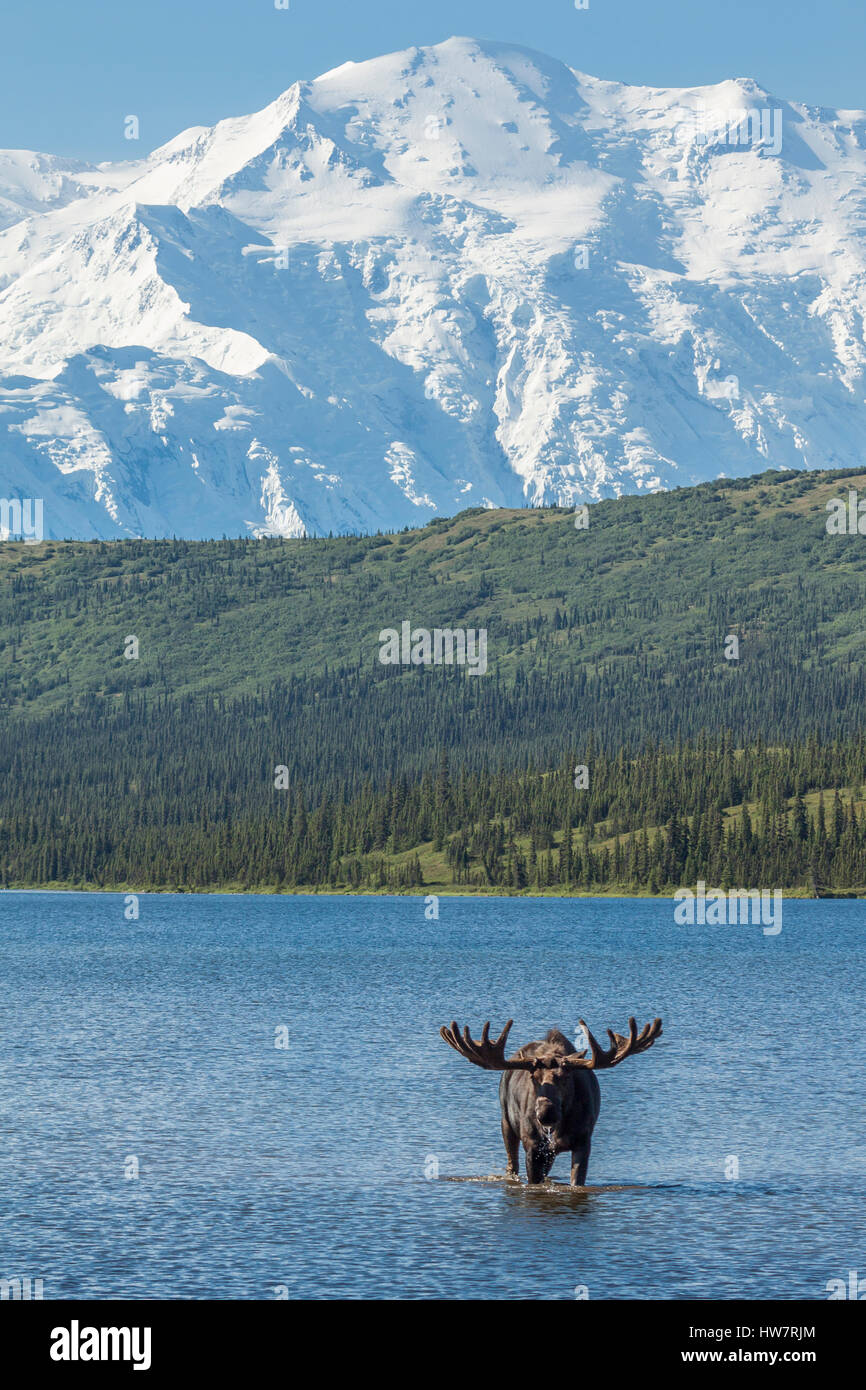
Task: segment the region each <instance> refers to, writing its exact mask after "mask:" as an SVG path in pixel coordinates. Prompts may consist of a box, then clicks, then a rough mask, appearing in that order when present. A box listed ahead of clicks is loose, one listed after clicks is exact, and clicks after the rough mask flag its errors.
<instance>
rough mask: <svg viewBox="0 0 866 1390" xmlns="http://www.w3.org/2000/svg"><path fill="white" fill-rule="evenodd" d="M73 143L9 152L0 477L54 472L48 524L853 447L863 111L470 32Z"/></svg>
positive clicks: (6, 480)
mask: <svg viewBox="0 0 866 1390" xmlns="http://www.w3.org/2000/svg"><path fill="white" fill-rule="evenodd" d="M750 110H751V111H754V112H756V113H758V114H759V115H760V113H763V115H764V116H765V117H766V120H763V118H762V120H763V124H762V123H761V122H760V121H759V122H758V123H757V124H755V125H752V126H743V127H740V126H737V127H736V135H735V138H732V134H733V132H734V126H733V124H728V125H726V127H725V129H724V130H722V131H721V132H719V131H718V130H717V131H716V133H715V134H710V135H709V136H708V135H707V134H706V128H707V127H708V126H710V127H711V126H712V125H713V120H712V118H713V115H714V114H715V117H716V125H718V124H719V117H723V118H725V120H728V118H733V116H735V115H736V116H737V117H738V118H739V114H742V113H745V112H747V111H750ZM776 113H778V114H776ZM708 117H709V120H708ZM722 123H723V124H724V121H723V122H722ZM696 132H697V134H698V136H699V137H700V138H696ZM744 135H745V137H746V138H743V137H744ZM69 165H70V162H69V161H65V162H64V161H52V160H51V158H50V157H49V156H27V158H26V159H25V158H22V157H21V156H20V152H18V153H16V152H12V154H11V155H8V156H5V157H0V214H2V216H0V227H2V225H3V222H6V223H8V225H6V226H5V230H2V231H0V344H2V346H0V430H2V431H3V450H2V454H0V492H2V493H3V495H6V496H24V497H26V496H41V497H44V498H45V527H46V534H47V535H50V536H53V537H63V536H79V537H94V536H102V537H113V536H124V535H139V534H142V535H153V536H160V535H163V536H165V535H171V534H177V535H183V536H187V537H190V538H196V537H207V536H214V535H220V534H222V533H226V534H230V535H238V534H250V533H252V534H256V535H263V534H282V535H300V534H303V533H304V532H307V533H323V532H326V531H328V530H331V529H334V530H361V531H370V530H375V529H376V528H377V527H393V526H400V525H406V524H418V523H422V524H423V521H424V520H426V519H427V518H428V517H430V516H433V515H436V514H440V515H441V514H446V515H450V514H453V513H454V512H456V511H457V510H459V509H460V508H461V507H465V506H473V505H480V506H522V505H527V504H536V503H551V502H552V503H556V504H560V505H570V504H572V503H574V502H578V501H582V500H592V499H597V498H600V497H605V496H614V495H617V494H619V493H622V492H635V491H641V490H656V489H658V488H660V487H671V486H677V485H682V484H688V483H691V482H695V481H700V480H702V479H706V478H713V477H716V476H719V475H720V474H727V475H746V474H749V473H753V472H754V471H755V470H756V469H758V468H762V467H766V466H767V465H772V466H773V467H781V468H804V467H805V468H817V467H847V466H851V465H853V464H856V463H857V462H858V452H857V451H858V447H859V441H860V439H862V437H863V433H864V429H866V401H864V390H863V386H864V367H866V347H864V326H863V325H864V312H866V288H864V286H866V226H864V209H866V115H864V114H863V113H859V112H837V111H828V110H820V111H819V110H813V109H810V108H806V107H803V106H800V105H796V104H790V103H786V102H781V101H779V100H778V99H776V98H774V97H771V96H770V95H769V94H767V93H765V92H763V91H761V90H760V89H759V88H758V87H757V86H756V85H755V84H754V83H752V82H750V81H748V80H745V79H743V80H737V81H731V82H727V83H722V84H719V85H718V86H716V87H712V88H695V89H693V90H688V91H673V90H664V91H660V90H654V89H649V88H636V87H627V86H624V85H621V84H617V83H612V82H602V81H598V80H596V79H593V78H590V77H585V76H582V75H581V74H578V73H575V72H573V71H571V70H570V69H569V68H567V67H565V66H564V65H563V64H561V63H559V62H557V61H555V60H553V59H550V58H547V57H544V56H543V55H540V54H537V53H532V52H530V51H529V50H525V49H520V48H516V47H514V46H508V45H504V44H496V43H489V42H476V41H473V40H468V39H451V40H449V41H448V42H446V43H444V44H440V45H437V46H435V47H433V48H428V49H412V50H408V51H406V52H403V53H398V54H392V55H389V56H387V57H384V58H381V59H377V60H374V61H372V62H367V63H360V64H354V63H347V64H345V65H343V66H342V67H340V68H337V69H335V70H334V71H333V72H330V73H326V74H325V75H324V76H323V77H321V78H319V79H317V80H316V81H314V82H309V83H296V84H295V85H294V86H293V87H291V88H289V90H288V91H286V92H285V93H283V94H282V95H281V96H280V97H278V98H277V100H276V101H274V102H272V103H271V105H270V106H268V107H266V108H265V109H264V110H263V111H261V112H258V113H257V114H255V115H253V116H249V117H240V118H233V119H231V120H226V121H222V122H220V123H219V124H218V125H216V126H214V127H213V128H211V129H205V128H195V129H193V130H190V131H186V132H184V133H183V134H182V135H179V136H178V137H177V138H176V139H175V140H173V141H171V142H170V143H169V144H168V145H165V146H163V147H162V148H161V149H158V150H156V151H154V153H153V154H152V155H150V156H148V157H147V158H146V159H143V160H140V161H133V162H130V163H127V164H123V165H117V166H100V167H99V168H98V169H92V168H87V167H85V166H80V167H78V166H76V167H74V168H73V167H71V166H70V167H67V166H69Z"/></svg>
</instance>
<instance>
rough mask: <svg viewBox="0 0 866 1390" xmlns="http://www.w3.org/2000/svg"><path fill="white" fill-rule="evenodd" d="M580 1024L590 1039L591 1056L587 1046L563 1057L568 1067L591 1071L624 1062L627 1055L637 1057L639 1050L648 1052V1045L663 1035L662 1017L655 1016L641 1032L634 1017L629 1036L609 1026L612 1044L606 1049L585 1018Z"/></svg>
mask: <svg viewBox="0 0 866 1390" xmlns="http://www.w3.org/2000/svg"><path fill="white" fill-rule="evenodd" d="M580 1026H581V1028H582V1029H583V1031H584V1032H585V1033H586V1036H587V1038H588V1040H589V1056H588V1057H587V1055H586V1048H584V1049H583V1051H582V1052H572V1053H571V1054H570V1055H569V1056H568V1057H565V1058H564V1059H563V1063H564V1065H565V1066H567V1067H588V1068H589V1069H590V1070H591V1071H604V1070H606V1069H607V1068H608V1067H616V1066H618V1065H619V1063H620V1062H624V1061H625V1059H626V1057H635V1056H637V1054H638V1053H639V1052H646V1050H647V1048H648V1047H652V1045H653V1043H654V1042H655V1040H656V1038H659V1037H661V1031H662V1021H661V1019H660V1018H654V1019H653V1021H652V1023H645V1024H644V1026H643V1028H642V1029H641V1030H640V1032H638V1031H637V1024H636V1023H635V1021H634V1019H633V1018H630V1019H629V1021H628V1037H627V1038H624V1037H623V1036H622V1034H621V1033H614V1031H613V1029H612V1028H608V1030H607V1036H608V1037H609V1038H610V1041H611V1046H610V1048H608V1050H607V1051H605V1050H604V1049H603V1048H602V1047H601V1046H600V1044H599V1043H598V1040H597V1039H596V1038H594V1037H593V1035H592V1033H591V1032H590V1031H589V1028H588V1027H587V1025H586V1024H585V1023H584V1021H583V1019H580Z"/></svg>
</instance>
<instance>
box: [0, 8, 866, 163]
mask: <svg viewBox="0 0 866 1390" xmlns="http://www.w3.org/2000/svg"><path fill="white" fill-rule="evenodd" d="M289 5H290V8H289V9H288V10H278V9H276V7H275V3H274V0H138V3H121V0H78V3H70V0H36V2H35V3H31V4H25V3H23V0H17V3H15V4H14V6H13V5H11V4H10V5H9V6H7V7H6V10H5V13H4V14H3V16H2V22H0V147H5V148H22V147H23V148H29V149H37V150H48V151H52V152H56V153H59V154H68V155H77V156H79V157H81V158H84V159H94V160H98V159H114V158H129V157H130V155H131V154H134V155H136V156H138V155H141V154H144V153H146V152H147V150H150V149H152V148H154V147H155V146H156V145H159V144H162V143H163V141H165V140H168V139H170V138H171V137H172V136H173V135H175V134H177V132H178V131H179V130H182V129H183V128H184V127H186V126H189V125H210V124H212V123H213V122H214V121H216V120H218V119H220V118H221V117H223V116H228V115H238V114H241V113H245V112H249V111H254V110H257V109H258V108H259V107H261V106H264V105H265V104H266V103H267V102H268V101H270V100H272V98H273V97H275V96H276V95H277V94H278V93H279V92H281V91H283V90H284V89H285V88H286V87H288V86H290V85H291V83H292V82H294V81H295V79H296V78H298V77H301V78H304V77H315V76H316V75H317V74H318V73H320V72H323V71H325V70H326V69H327V68H330V67H336V66H337V65H338V64H339V63H342V62H345V61H346V60H347V59H349V58H353V59H356V60H360V59H363V58H370V57H374V56H375V55H376V54H378V53H385V52H388V51H390V50H392V49H397V48H407V47H409V46H410V45H411V44H426V43H437V42H439V41H440V40H441V39H444V38H447V37H448V36H449V35H450V34H469V35H472V36H474V37H481V38H495V39H505V40H510V41H513V42H516V43H522V44H527V45H529V46H531V47H534V48H540V49H543V50H544V51H545V52H547V53H550V54H553V55H554V56H556V57H558V58H561V59H562V60H563V61H564V62H566V63H569V64H570V65H571V66H572V67H576V68H580V69H581V70H582V71H584V72H589V73H593V74H595V75H596V76H599V77H609V78H616V79H618V80H620V81H626V82H639V83H648V84H650V85H652V86H691V85H695V84H700V83H708V82H717V81H720V80H721V79H722V78H724V77H754V78H756V79H757V80H758V81H759V82H760V83H761V84H762V85H763V86H765V87H768V88H769V89H770V90H771V91H772V92H773V93H774V94H776V95H779V96H783V97H787V98H791V99H794V100H801V101H807V102H810V103H812V104H814V105H823V106H842V107H858V108H861V109H866V62H864V59H866V0H777V2H776V3H775V4H768V3H767V2H766V0H763V3H761V0H724V3H722V2H721V0H720V3H718V4H712V3H709V2H708V0H589V8H588V9H587V10H581V11H579V10H576V9H575V7H574V0H460V3H452V0H430V3H426V4H425V3H423V0H422V3H418V0H289ZM131 114H132V115H137V116H138V117H139V120H140V128H141V139H140V143H139V144H137V145H135V146H133V147H132V148H131V146H130V142H128V141H127V140H125V139H124V138H123V129H124V127H123V122H124V118H125V117H126V116H128V115H131Z"/></svg>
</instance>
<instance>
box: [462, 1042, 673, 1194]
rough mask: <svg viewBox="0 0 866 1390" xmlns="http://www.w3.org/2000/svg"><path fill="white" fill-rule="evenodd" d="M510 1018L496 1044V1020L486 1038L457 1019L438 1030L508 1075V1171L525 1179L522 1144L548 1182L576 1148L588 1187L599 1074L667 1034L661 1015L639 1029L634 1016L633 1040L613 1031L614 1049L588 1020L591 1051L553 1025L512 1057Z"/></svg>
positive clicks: (536, 1176) (576, 1176)
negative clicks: (561, 1158) (508, 1050)
mask: <svg viewBox="0 0 866 1390" xmlns="http://www.w3.org/2000/svg"><path fill="white" fill-rule="evenodd" d="M511 1023H512V1020H511V1019H509V1021H508V1022H507V1023H506V1025H505V1027H504V1028H503V1030H502V1033H501V1034H500V1036H499V1037H498V1038H497V1039H496V1041H495V1042H491V1041H490V1036H489V1035H490V1024H489V1023H485V1025H484V1029H483V1031H482V1034H481V1039H480V1041H479V1042H475V1041H474V1040H473V1038H472V1037H471V1036H470V1034H469V1029H468V1028H464V1030H463V1033H462V1034H461V1032H460V1030H459V1028H458V1027H457V1024H456V1023H452V1024H451V1027H450V1028H441V1029H440V1030H439V1031H440V1033H441V1035H442V1037H443V1038H444V1039H445V1041H446V1042H447V1043H448V1044H449V1046H450V1047H453V1048H454V1050H455V1052H459V1053H460V1055H461V1056H462V1057H465V1058H466V1059H467V1061H469V1062H473V1063H474V1064H475V1066H478V1067H483V1068H484V1069H485V1070H486V1071H501V1072H502V1073H503V1076H502V1080H501V1081H500V1083H499V1102H500V1105H501V1107H502V1138H503V1140H504V1143H505V1153H506V1158H507V1168H506V1176H507V1177H509V1178H511V1179H513V1180H515V1181H519V1177H518V1157H519V1146H520V1145H521V1144H522V1145H523V1149H524V1153H525V1155H526V1180H527V1182H528V1183H533V1184H534V1183H540V1182H544V1180H545V1178H546V1177H547V1176H548V1174H549V1172H550V1170H551V1168H552V1167H553V1162H554V1159H555V1158H556V1155H557V1154H560V1153H566V1152H570V1153H571V1184H572V1186H573V1187H583V1186H584V1185H585V1183H586V1171H587V1167H588V1165H589V1154H590V1148H591V1145H592V1131H593V1129H594V1128H595V1122H596V1120H597V1119H598V1113H599V1110H600V1109H601V1090H600V1088H599V1084H598V1081H597V1080H596V1077H595V1072H596V1071H602V1070H605V1069H607V1068H609V1067H615V1066H617V1065H618V1064H619V1063H620V1062H623V1061H625V1059H626V1057H630V1056H633V1055H635V1054H637V1053H639V1052H645V1051H646V1049H647V1048H648V1047H652V1045H653V1043H654V1042H655V1040H656V1038H657V1037H659V1035H660V1034H661V1031H662V1025H661V1019H659V1018H657V1019H654V1021H653V1022H652V1023H648V1024H646V1025H645V1026H644V1028H643V1029H642V1030H641V1031H640V1033H638V1031H637V1024H636V1023H635V1021H634V1019H633V1018H630V1019H629V1021H628V1023H629V1031H628V1035H627V1036H626V1037H623V1036H622V1035H621V1034H619V1033H614V1032H612V1031H611V1029H608V1030H607V1031H608V1036H609V1038H610V1040H611V1046H610V1048H609V1049H607V1050H605V1049H603V1048H602V1047H600V1046H599V1044H598V1043H597V1042H596V1040H595V1038H594V1037H593V1035H592V1033H591V1032H590V1031H589V1029H588V1028H587V1026H586V1024H585V1023H584V1022H583V1019H581V1027H582V1028H583V1029H584V1031H585V1033H586V1036H587V1039H588V1042H589V1047H588V1049H586V1048H585V1049H584V1050H583V1051H582V1052H575V1051H574V1050H573V1045H572V1044H571V1043H570V1042H569V1040H568V1038H567V1037H566V1036H565V1034H564V1033H560V1031H559V1029H557V1028H551V1030H550V1032H549V1033H548V1034H547V1036H546V1038H544V1040H543V1041H541V1042H533V1043H526V1044H525V1045H524V1046H523V1047H521V1048H519V1049H518V1051H517V1052H516V1053H515V1054H514V1056H513V1057H508V1058H506V1056H505V1043H506V1041H507V1038H508V1033H509V1030H510V1028H511ZM587 1050H588V1051H589V1054H590V1055H589V1056H588V1057H587V1055H586V1053H587Z"/></svg>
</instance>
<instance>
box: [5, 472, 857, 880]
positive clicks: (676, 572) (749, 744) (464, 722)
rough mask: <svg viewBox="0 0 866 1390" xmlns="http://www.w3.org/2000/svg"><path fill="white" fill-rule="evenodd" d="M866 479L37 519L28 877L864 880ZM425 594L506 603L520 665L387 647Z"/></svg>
mask: <svg viewBox="0 0 866 1390" xmlns="http://www.w3.org/2000/svg"><path fill="white" fill-rule="evenodd" d="M857 488H860V489H861V490H862V489H864V488H866V476H864V475H863V474H862V473H861V474H858V473H847V474H840V473H835V474H818V473H798V474H777V473H771V474H765V475H762V476H761V477H760V478H755V479H747V480H738V481H724V480H723V481H721V482H718V483H715V484H711V485H705V486H703V487H700V488H696V489H689V490H682V491H677V492H674V493H668V494H657V495H653V496H649V497H645V498H634V497H629V498H623V499H619V500H617V501H611V502H604V503H600V504H598V505H597V506H595V507H592V508H590V510H589V524H588V527H586V529H579V528H577V527H576V526H575V518H574V516H573V515H572V514H571V513H566V512H564V511H562V510H557V509H551V510H537V511H519V512H497V511H472V512H464V513H462V514H460V515H459V516H457V517H456V518H454V519H453V520H451V521H437V522H434V523H432V524H430V525H428V526H426V527H424V528H422V529H420V530H417V531H411V532H409V531H407V532H402V533H400V534H398V535H393V536H373V537H367V538H357V537H341V538H333V539H331V538H329V539H323V540H278V541H274V540H265V541H248V542H246V541H222V542H200V543H188V542H150V541H148V542H145V541H128V542H114V543H111V544H107V543H91V544H84V543H80V542H70V543H58V542H50V543H45V544H42V545H38V546H24V545H19V544H14V545H13V544H10V543H8V542H7V543H5V544H4V545H2V546H0V616H2V626H0V695H2V704H3V713H2V720H3V729H2V733H3V738H2V743H0V875H2V882H3V883H4V884H5V885H7V886H8V885H23V884H35V883H49V882H51V883H67V884H78V885H95V886H112V885H123V886H129V885H133V886H134V885H138V886H148V885H149V886H160V887H174V886H182V887H190V888H205V887H209V888H214V887H219V886H244V885H245V886H248V887H263V888H288V887H304V886H317V887H326V886H329V885H330V886H332V887H349V888H352V887H354V888H370V889H375V888H377V887H378V888H379V889H383V888H396V889H399V888H413V887H414V888H415V889H416V890H417V889H418V887H419V886H420V884H421V883H422V882H423V883H425V884H429V883H433V882H435V883H436V884H439V885H442V886H446V887H451V888H455V889H457V890H458V891H459V890H460V888H461V887H462V888H463V889H464V890H466V889H469V890H470V891H481V890H483V889H491V888H498V889H499V890H500V891H501V890H502V889H503V888H508V889H513V890H518V891H519V890H524V889H535V890H536V891H545V890H552V891H569V890H576V891H588V890H590V889H592V888H598V887H604V888H608V887H612V886H621V887H631V888H633V889H635V890H641V891H663V890H664V889H665V888H666V887H669V886H670V885H675V884H678V883H681V882H685V883H687V882H688V881H689V879H690V877H692V876H694V877H700V876H703V877H705V878H707V879H708V880H709V879H710V878H712V876H713V874H714V873H715V875H716V876H717V877H719V878H721V877H724V876H726V875H727V876H728V877H730V875H731V874H732V873H733V874H734V876H735V877H734V879H733V880H731V881H736V882H739V881H741V878H742V874H743V871H744V869H745V868H746V867H748V868H749V871H750V873H751V876H752V878H753V879H754V880H756V881H757V880H758V879H761V881H763V882H765V883H767V884H768V885H770V886H787V887H800V888H802V889H803V890H804V891H807V890H809V888H810V886H811V885H814V883H816V882H817V883H830V884H835V886H837V887H840V888H856V887H859V886H861V885H862V884H864V883H866V868H864V843H863V842H864V836H866V822H864V819H863V811H862V807H861V804H860V803H861V798H862V795H863V783H864V781H866V767H864V745H863V742H862V739H861V731H862V729H863V710H864V696H866V670H864V664H866V631H864V624H863V618H862V614H863V612H864V600H866V536H860V535H858V534H854V535H829V534H828V533H827V529H826V522H827V515H828V514H827V510H826V503H827V501H828V500H829V499H831V498H837V497H842V498H847V495H848V491H849V489H857ZM404 620H408V621H410V622H411V623H412V624H413V626H425V627H427V628H431V629H432V628H434V627H436V626H441V627H447V628H457V627H461V628H463V627H466V628H485V629H486V630H487V632H488V671H487V673H486V674H485V675H476V676H470V675H468V674H467V672H466V671H465V669H460V668H459V667H453V668H446V667H441V666H438V667H437V666H422V667H418V666H383V665H381V664H380V662H379V642H378V635H379V632H380V630H381V629H382V628H386V627H395V628H399V626H400V623H401V622H402V621H404ZM731 636H736V637H737V639H738V642H739V656H738V658H737V659H730V658H729V656H728V657H726V655H725V650H726V645H727V647H728V651H729V653H730V650H731V648H730V644H729V643H728V642H726V639H728V638H730V637H731ZM133 637H134V638H135V639H136V641H137V652H138V655H137V657H135V658H134V659H127V658H126V657H125V655H124V652H125V651H129V650H130V641H129V639H130V638H133ZM443 759H444V761H443ZM578 765H582V766H583V765H585V766H586V767H587V769H588V780H589V785H588V787H586V788H582V787H575V786H574V776H573V769H574V767H576V766H578ZM277 769H285V771H284V772H281V773H279V774H278V773H277ZM275 783H277V784H278V785H275ZM837 791H838V792H839V796H838V797H835V796H834V793H835V792H837ZM819 792H821V793H823V799H819V796H818V793H819ZM744 806H745V807H746V810H745V812H744V811H743V807H744ZM644 832H645V833H644Z"/></svg>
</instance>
